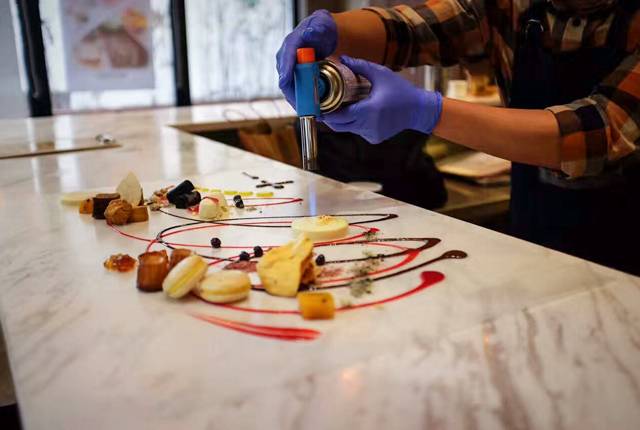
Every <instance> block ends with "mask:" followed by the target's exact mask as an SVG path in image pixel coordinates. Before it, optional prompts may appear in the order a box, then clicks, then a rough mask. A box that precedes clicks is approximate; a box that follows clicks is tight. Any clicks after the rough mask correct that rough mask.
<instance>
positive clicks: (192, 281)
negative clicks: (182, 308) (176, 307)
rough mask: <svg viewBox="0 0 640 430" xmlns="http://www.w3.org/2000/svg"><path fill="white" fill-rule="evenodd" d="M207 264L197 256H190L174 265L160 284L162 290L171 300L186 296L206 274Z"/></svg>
mask: <svg viewBox="0 0 640 430" xmlns="http://www.w3.org/2000/svg"><path fill="white" fill-rule="evenodd" d="M207 268H208V266H207V263H206V261H204V258H202V257H200V256H199V255H192V256H190V257H187V258H185V259H184V260H182V261H180V262H179V263H178V264H176V265H175V267H174V268H173V269H171V271H170V272H169V274H168V275H167V277H166V278H164V281H163V282H162V290H163V291H164V292H165V294H166V295H168V296H169V297H171V298H173V299H179V298H181V297H184V296H186V295H187V294H189V292H190V291H191V290H192V289H193V288H194V287H195V286H196V285H198V282H200V280H201V279H202V278H203V277H204V275H205V274H206V273H207Z"/></svg>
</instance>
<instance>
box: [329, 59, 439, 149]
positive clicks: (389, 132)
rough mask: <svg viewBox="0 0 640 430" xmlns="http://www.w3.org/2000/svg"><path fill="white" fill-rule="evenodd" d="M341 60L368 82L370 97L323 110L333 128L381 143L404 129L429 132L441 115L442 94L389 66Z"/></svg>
mask: <svg viewBox="0 0 640 430" xmlns="http://www.w3.org/2000/svg"><path fill="white" fill-rule="evenodd" d="M340 60H341V61H342V64H344V65H345V66H347V67H348V68H350V69H351V70H352V71H353V72H354V73H356V74H358V75H362V76H364V77H365V78H367V79H368V80H369V81H370V82H371V93H370V94H369V97H367V98H366V99H364V100H361V101H359V102H357V103H354V104H352V105H348V106H345V107H342V108H340V109H338V110H337V111H335V112H331V113H329V114H324V115H322V117H321V118H320V120H321V121H323V122H324V123H325V124H327V125H328V126H329V127H330V128H331V129H332V130H334V131H348V132H351V133H355V134H359V135H360V136H362V137H364V138H365V139H366V140H367V141H368V142H369V143H380V142H382V141H383V140H386V139H389V138H390V137H392V136H395V135H396V134H398V133H400V132H401V131H403V130H407V129H411V130H417V131H421V132H423V133H427V134H429V133H431V132H432V131H433V129H434V127H435V126H436V124H437V123H438V120H439V119H440V113H441V111H442V95H441V94H440V93H438V92H434V91H427V90H424V89H421V88H418V87H416V86H414V85H413V84H411V83H410V82H408V81H406V80H405V79H403V78H402V77H401V76H399V75H397V74H395V73H394V72H392V71H391V70H390V69H388V68H386V67H384V66H380V65H378V64H375V63H370V62H368V61H365V60H359V59H354V58H351V57H347V56H342V57H340Z"/></svg>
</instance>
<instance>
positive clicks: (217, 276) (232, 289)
mask: <svg viewBox="0 0 640 430" xmlns="http://www.w3.org/2000/svg"><path fill="white" fill-rule="evenodd" d="M249 291H251V279H249V275H247V274H246V273H245V272H242V271H240V270H221V271H220V272H215V273H212V274H210V275H208V276H207V277H205V278H204V279H203V280H202V282H200V284H199V285H198V286H197V287H196V288H195V290H194V292H195V294H196V295H197V296H198V297H200V298H201V299H202V300H205V301H207V302H211V303H230V302H237V301H239V300H243V299H245V298H247V296H248V295H249Z"/></svg>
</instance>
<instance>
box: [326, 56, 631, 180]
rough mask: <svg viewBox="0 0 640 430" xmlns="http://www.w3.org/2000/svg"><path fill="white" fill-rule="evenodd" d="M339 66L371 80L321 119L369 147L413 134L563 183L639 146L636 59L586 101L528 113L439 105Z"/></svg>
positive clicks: (390, 76)
mask: <svg viewBox="0 0 640 430" xmlns="http://www.w3.org/2000/svg"><path fill="white" fill-rule="evenodd" d="M345 63H346V64H347V66H349V67H351V68H352V69H353V70H354V71H355V72H356V73H359V74H362V75H364V76H365V77H366V78H368V79H369V80H370V81H371V82H372V88H373V89H372V93H371V96H370V97H369V98H367V99H365V100H363V101H360V102H358V103H355V104H353V105H350V106H347V107H345V108H343V109H340V110H339V111H337V112H335V113H331V114H327V115H324V116H323V121H325V122H326V123H327V125H329V127H331V128H332V129H334V130H336V131H349V132H353V133H357V134H360V135H362V136H363V137H364V138H365V139H367V140H368V141H369V142H371V143H378V142H381V141H382V140H385V139H387V138H389V137H391V136H393V135H395V134H397V133H399V132H400V131H402V130H405V129H413V130H418V131H422V132H424V133H433V134H435V135H437V136H440V137H442V138H444V139H447V140H450V141H452V142H455V143H459V144H461V145H464V146H467V147H469V148H472V149H476V150H480V151H484V152H487V153H490V154H492V155H495V156H498V157H501V158H505V159H508V160H511V161H517V162H521V163H525V164H531V165H535V166H541V167H548V168H551V169H555V170H560V171H562V172H563V173H564V174H565V175H567V176H568V177H570V178H576V177H580V176H593V175H598V174H600V173H601V172H602V171H603V170H604V169H605V167H606V166H607V165H609V164H612V163H615V162H617V161H618V160H620V159H621V158H623V157H625V156H627V155H629V154H631V153H632V152H634V151H638V148H639V144H640V54H639V53H637V54H632V55H630V56H628V57H627V58H626V59H625V60H624V61H623V62H622V63H621V64H620V65H619V66H618V68H617V69H616V70H614V71H613V72H612V73H611V74H610V75H609V76H608V77H606V78H605V79H604V80H603V81H602V83H600V84H599V85H598V86H597V87H596V88H595V91H594V92H593V93H592V94H591V95H589V96H588V97H585V98H583V99H579V100H575V101H574V102H572V103H569V104H566V105H559V106H552V107H549V108H547V109H530V110H527V109H508V108H494V107H488V106H482V105H476V104H471V103H465V102H461V101H456V100H452V99H447V98H444V99H442V98H439V97H438V96H437V93H435V92H432V91H427V90H424V89H421V88H417V87H415V86H412V85H410V84H409V83H408V82H407V81H405V80H404V79H402V77H400V76H398V75H396V74H394V73H393V72H392V71H391V70H389V69H387V68H384V67H382V66H379V65H376V64H372V63H368V62H365V61H361V60H353V59H346V61H345Z"/></svg>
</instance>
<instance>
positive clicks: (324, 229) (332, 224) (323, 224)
mask: <svg viewBox="0 0 640 430" xmlns="http://www.w3.org/2000/svg"><path fill="white" fill-rule="evenodd" d="M291 228H292V229H293V231H294V232H295V233H296V234H302V233H304V234H306V235H307V237H309V239H311V240H313V241H314V242H318V241H322V240H334V239H340V238H343V237H345V236H346V235H347V231H348V230H349V223H348V222H347V220H346V219H344V218H340V217H337V216H332V215H320V216H312V217H307V218H298V219H296V220H294V221H293V222H292V223H291Z"/></svg>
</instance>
